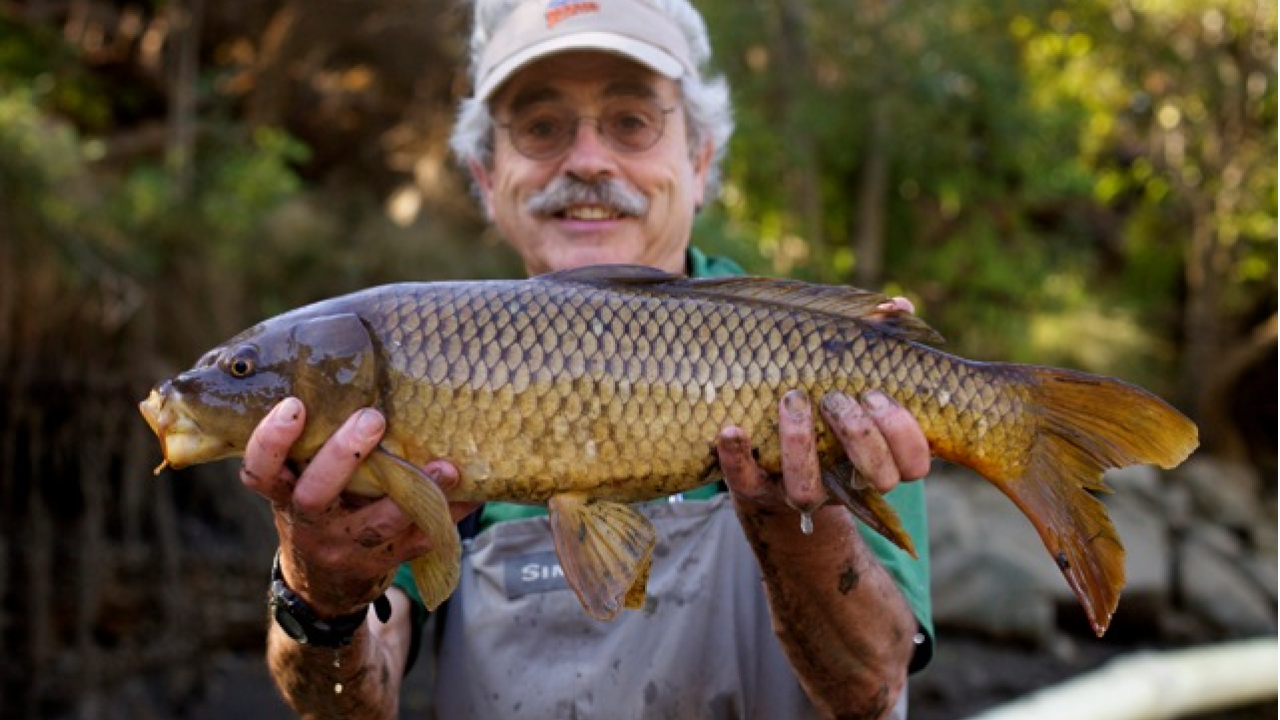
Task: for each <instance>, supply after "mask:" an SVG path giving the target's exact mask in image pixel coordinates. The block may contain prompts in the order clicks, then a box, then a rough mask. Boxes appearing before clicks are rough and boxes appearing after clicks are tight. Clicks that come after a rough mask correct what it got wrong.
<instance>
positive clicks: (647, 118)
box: [504, 98, 671, 160]
mask: <svg viewBox="0 0 1280 720" xmlns="http://www.w3.org/2000/svg"><path fill="white" fill-rule="evenodd" d="M668 112H671V110H670V109H667V108H663V107H662V106H661V105H659V104H658V103H656V102H654V101H653V100H651V99H646V98H619V99H615V100H610V101H609V102H608V103H607V104H606V105H605V106H604V109H603V110H601V112H600V114H599V116H597V117H590V116H585V115H582V116H580V115H578V114H577V112H576V111H574V109H573V108H572V107H570V106H568V105H565V104H562V103H549V102H540V103H534V104H531V105H529V106H527V107H524V108H522V109H520V110H519V111H518V112H516V114H515V115H513V116H512V118H511V122H509V123H507V124H506V125H505V126H504V127H506V128H507V131H508V132H509V133H510V134H511V144H512V145H514V146H515V148H516V150H517V151H519V152H520V154H521V155H524V156H525V157H527V158H530V159H532V160H547V159H550V158H553V157H555V156H557V155H559V154H560V153H563V152H564V151H565V150H567V149H568V148H569V146H570V145H572V144H573V141H574V138H575V136H576V135H577V133H578V126H579V124H580V123H581V122H582V121H583V120H588V121H591V122H593V123H594V124H595V126H596V130H597V131H598V132H599V133H600V135H601V136H602V137H603V138H604V141H605V143H606V144H608V145H609V147H611V148H613V149H614V150H616V151H618V152H625V153H635V152H643V151H645V150H648V149H649V148H651V147H653V146H654V145H655V144H657V142H658V139H659V138H661V137H662V130H663V125H664V123H665V121H666V114H667V113H668Z"/></svg>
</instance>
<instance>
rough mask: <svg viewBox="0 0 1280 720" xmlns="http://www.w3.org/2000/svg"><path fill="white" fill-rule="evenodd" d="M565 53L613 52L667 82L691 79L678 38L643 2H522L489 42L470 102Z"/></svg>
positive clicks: (663, 18) (683, 43)
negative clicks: (529, 67)
mask: <svg viewBox="0 0 1280 720" xmlns="http://www.w3.org/2000/svg"><path fill="white" fill-rule="evenodd" d="M570 50H601V51H604V52H611V53H616V54H618V55H622V56H624V57H628V58H630V59H632V60H635V61H636V62H638V63H640V64H642V65H644V66H646V67H648V68H650V69H652V70H653V71H654V72H657V73H660V74H662V75H665V76H667V77H669V78H672V79H675V78H679V77H681V76H683V75H696V74H697V69H696V68H695V67H694V64H693V60H692V54H691V53H690V52H689V44H688V43H687V42H686V41H685V38H684V33H682V32H681V31H680V28H679V27H677V26H676V24H675V22H673V21H672V20H671V18H669V17H667V15H666V14H664V13H663V12H662V11H660V10H658V9H657V8H655V7H654V6H653V5H650V4H649V3H647V2H645V1H644V0H528V2H524V3H521V4H520V5H519V6H517V7H516V9H515V10H513V11H512V12H511V15H509V16H508V17H507V19H506V20H504V21H503V23H502V25H500V26H499V27H498V30H497V32H495V33H494V35H493V37H492V38H491V39H490V40H489V44H488V46H487V47H486V48H485V50H484V55H483V56H481V58H480V68H479V70H478V72H477V73H476V91H475V94H476V97H477V98H479V99H480V100H487V99H488V98H489V96H490V95H492V94H493V92H494V91H495V90H497V89H498V87H499V86H500V85H502V83H503V82H505V81H506V80H507V79H508V78H510V77H511V76H512V75H513V74H514V73H515V72H516V71H517V70H519V69H520V68H522V67H524V66H526V65H528V64H529V63H531V62H533V61H535V60H538V59H540V58H544V57H546V56H548V55H554V54H556V53H562V52H566V51H570Z"/></svg>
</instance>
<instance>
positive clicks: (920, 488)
mask: <svg viewBox="0 0 1280 720" xmlns="http://www.w3.org/2000/svg"><path fill="white" fill-rule="evenodd" d="M742 274H743V270H742V268H741V267H739V266H738V265H737V263H734V262H733V261H732V260H729V259H726V258H720V257H708V256H707V255H705V254H704V253H702V252H701V251H700V250H698V249H697V248H694V247H690V248H689V276H690V277H701V278H706V277H724V276H731V275H742ZM718 492H723V487H722V486H721V485H720V484H719V483H711V484H709V485H704V486H702V487H699V488H695V489H694V490H690V491H687V492H685V493H682V495H683V498H684V499H685V500H705V499H708V498H710V497H713V496H714V495H715V494H716V493H718ZM885 499H886V500H887V501H888V502H889V504H890V505H892V506H893V509H894V510H895V511H897V513H898V516H899V517H900V518H901V519H902V526H903V528H904V529H905V530H906V531H907V532H908V533H910V535H911V537H912V539H913V540H914V541H915V546H916V552H917V554H918V555H919V558H918V559H916V558H912V557H911V556H910V555H908V554H907V553H906V552H904V551H903V550H901V549H900V548H898V546H896V545H894V544H893V543H891V542H889V541H888V540H887V539H885V538H884V537H883V536H882V535H880V534H879V533H877V532H875V531H874V530H872V529H870V528H868V527H867V526H866V525H864V524H862V523H859V524H858V529H859V530H860V531H861V533H862V537H863V539H864V540H865V541H866V543H867V545H868V546H869V547H870V548H871V550H872V551H873V552H874V553H875V554H876V557H877V558H878V559H879V560H880V563H881V564H882V565H884V567H885V569H886V570H887V571H888V572H889V574H890V575H891V576H892V577H893V579H894V581H895V582H896V583H897V585H898V588H899V590H901V591H902V595H903V597H905V598H906V600H907V603H908V604H909V605H910V606H911V609H912V611H913V612H914V613H915V616H916V620H917V621H918V622H919V624H920V627H921V629H922V631H923V632H924V633H925V636H926V642H925V644H924V645H922V646H921V647H920V649H919V651H918V652H917V653H916V656H915V659H914V660H913V662H912V671H915V670H919V669H920V668H923V667H924V666H925V664H927V663H928V662H929V659H930V658H931V657H932V655H933V637H934V631H933V609H932V604H931V598H930V595H929V542H928V532H929V526H928V521H927V515H926V512H925V499H924V483H922V482H910V483H902V484H900V485H899V486H898V487H897V488H895V489H894V490H893V491H892V492H890V493H888V494H886V495H885ZM546 514H547V509H546V508H545V507H543V506H541V505H523V504H518V503H507V502H487V503H485V504H484V506H483V507H482V508H481V509H480V527H481V529H483V528H486V527H489V526H491V525H493V524H494V523H499V522H505V521H508V520H518V519H521V518H530V517H539V516H542V515H546ZM394 584H395V586H396V587H399V588H400V589H402V590H404V591H405V592H406V593H407V594H408V595H409V597H410V598H412V599H413V602H414V619H415V621H418V622H415V624H414V625H415V627H414V643H413V644H414V648H415V651H416V648H417V645H418V624H419V622H420V621H421V620H423V619H425V617H426V609H425V606H423V605H422V600H421V597H420V596H419V595H418V590H417V587H416V586H415V585H414V582H413V575H412V573H411V572H410V570H409V565H408V564H407V563H406V564H405V565H402V566H401V567H400V570H399V572H397V574H396V578H395V582H394ZM415 654H416V652H415Z"/></svg>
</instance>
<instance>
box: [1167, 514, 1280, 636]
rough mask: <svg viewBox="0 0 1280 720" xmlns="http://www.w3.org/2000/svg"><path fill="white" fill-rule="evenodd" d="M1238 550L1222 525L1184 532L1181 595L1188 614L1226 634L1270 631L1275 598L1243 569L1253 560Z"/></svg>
mask: <svg viewBox="0 0 1280 720" xmlns="http://www.w3.org/2000/svg"><path fill="white" fill-rule="evenodd" d="M1241 550H1242V545H1241V543H1240V541H1239V540H1238V539H1237V538H1235V537H1234V536H1232V534H1231V533H1230V532H1228V531H1227V530H1225V529H1223V528H1220V527H1215V526H1213V525H1202V526H1198V527H1196V528H1194V529H1193V530H1192V531H1191V532H1189V533H1187V535H1186V537H1185V538H1183V540H1182V542H1181V544H1180V546H1179V561H1178V589H1179V596H1180V597H1181V598H1182V601H1183V604H1184V608H1185V610H1186V611H1187V612H1189V613H1191V614H1192V615H1194V616H1196V617H1197V618H1199V619H1201V620H1203V621H1205V622H1206V623H1208V624H1209V625H1210V626H1211V627H1212V628H1214V629H1216V630H1218V631H1220V632H1221V633H1222V635H1224V636H1226V637H1247V636H1252V635H1259V634H1271V635H1274V634H1275V633H1276V605H1275V599H1274V597H1273V596H1269V594H1268V591H1267V590H1265V589H1264V588H1263V587H1261V586H1260V584H1259V583H1258V581H1257V580H1256V579H1255V578H1254V577H1251V573H1250V572H1249V571H1248V570H1246V569H1245V566H1248V565H1251V564H1253V563H1254V561H1255V559H1254V558H1253V557H1252V556H1250V555H1242V554H1241ZM1242 561H1243V563H1244V565H1243V566H1242ZM1272 563H1273V564H1274V559H1273V560H1272ZM1272 592H1274V591H1272Z"/></svg>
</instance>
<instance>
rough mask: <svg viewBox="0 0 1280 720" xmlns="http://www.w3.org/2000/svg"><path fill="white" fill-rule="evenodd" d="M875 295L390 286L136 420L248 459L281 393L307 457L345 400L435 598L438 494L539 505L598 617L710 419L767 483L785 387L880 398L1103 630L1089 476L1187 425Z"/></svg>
mask: <svg viewBox="0 0 1280 720" xmlns="http://www.w3.org/2000/svg"><path fill="white" fill-rule="evenodd" d="M886 300H887V298H886V297H885V296H883V295H880V294H878V293H874V292H870V291H865V290H860V289H857V288H853V287H848V286H838V285H819V284H810V283H805V282H801V281H797V280H787V279H770V278H762V277H731V278H715V279H691V278H686V277H683V276H677V275H672V274H668V273H666V272H662V271H659V270H655V269H652V268H647V267H640V266H625V265H609V266H592V267H584V268H578V269H573V270H566V271H561V272H555V273H549V274H546V275H540V276H536V277H532V278H527V279H522V280H484V281H457V282H425V283H394V284H389V285H383V286H378V287H373V288H369V289H366V290H362V291H358V292H354V293H351V294H348V295H343V296H339V297H334V298H330V299H327V300H322V301H319V302H316V303H313V304H310V305H307V306H304V307H300V308H298V309H295V310H291V311H289V312H286V313H283V314H281V315H277V316H275V317H272V318H269V319H267V320H264V321H263V322H261V323H259V324H257V325H255V326H253V327H251V328H249V329H248V330H245V331H244V332H243V333H241V334H239V335H236V336H235V337H233V338H231V339H230V340H228V341H226V342H225V343H223V344H221V345H219V346H217V347H216V348H214V349H212V350H210V351H209V352H207V353H206V354H205V355H204V356H203V357H202V358H201V359H200V360H199V361H198V362H197V363H196V365H195V366H194V367H193V368H192V369H190V370H188V371H186V372H182V373H180V374H178V375H176V376H175V377H172V378H170V379H168V380H165V381H163V382H162V383H160V384H158V385H157V386H156V387H154V388H153V389H152V390H151V392H150V394H149V395H148V397H147V398H146V399H145V400H143V401H142V402H141V403H140V405H139V407H140V410H141V412H142V415H143V416H144V418H145V419H146V421H147V423H148V424H149V426H150V427H151V429H152V431H154V433H155V434H156V436H157V437H158V439H159V441H160V443H161V450H162V452H163V456H164V460H163V462H162V463H161V464H160V466H159V467H157V468H156V473H157V474H159V473H160V472H161V470H163V469H164V468H165V467H172V468H174V469H178V468H183V467H186V466H189V465H193V464H197V463H204V462H210V461H214V460H219V459H223V458H230V457H237V456H242V455H243V454H244V451H245V447H246V445H247V443H248V440H249V437H250V435H251V434H252V432H253V430H254V428H255V427H256V426H257V424H258V423H259V421H261V420H262V418H263V417H264V416H265V415H266V414H267V413H268V412H269V411H270V410H271V408H272V407H274V406H275V405H276V404H277V403H278V402H280V401H281V400H283V399H284V398H286V397H289V396H293V397H297V398H298V399H300V400H301V401H302V402H303V403H304V404H305V406H306V408H307V419H306V424H305V428H304V430H303V433H302V435H301V437H300V438H299V440H298V441H297V442H296V443H295V444H294V446H293V448H292V450H291V454H290V461H291V462H294V463H296V464H297V465H296V466H297V467H305V465H306V463H307V462H308V461H309V460H310V459H311V458H312V457H314V455H315V454H316V452H317V451H318V449H319V448H320V446H321V445H322V444H323V443H324V442H325V440H326V439H328V438H329V437H330V436H331V435H332V433H333V432H334V431H335V430H336V429H337V428H338V427H339V426H340V425H341V424H342V423H343V422H344V421H345V420H346V419H347V418H348V417H349V416H350V415H351V414H352V413H353V412H355V411H356V410H358V409H360V408H365V407H373V408H377V409H379V410H380V411H381V412H382V413H383V414H384V415H385V417H386V420H387V422H386V430H385V433H384V436H383V438H382V440H381V443H380V444H379V446H378V447H377V448H376V449H375V451H373V452H371V453H369V454H367V456H366V457H365V458H364V459H363V460H362V461H361V463H360V465H359V467H358V469H357V471H356V473H355V475H354V477H353V479H352V481H351V483H350V485H349V487H348V491H349V492H353V493H356V494H359V495H364V496H369V497H382V496H390V497H391V499H392V500H393V501H394V502H395V503H397V504H398V505H399V506H400V507H401V508H402V509H403V510H404V511H405V513H406V514H407V515H408V516H409V517H410V518H411V519H412V520H413V522H414V523H415V524H416V525H417V526H418V527H420V528H421V529H422V530H423V531H424V533H426V535H427V536H428V537H429V538H430V540H431V544H432V549H431V550H430V551H428V552H427V553H426V554H424V555H422V556H420V557H418V558H415V559H413V560H411V561H410V565H411V568H412V570H413V575H414V581H415V583H416V584H417V586H418V589H419V591H420V592H421V594H422V597H423V600H424V602H425V603H426V604H427V606H428V607H430V608H433V609H434V608H435V607H436V606H438V605H439V604H440V603H441V602H443V601H444V600H445V599H446V598H447V597H448V596H449V595H450V594H451V593H452V592H453V590H454V588H455V586H456V584H457V582H458V576H459V572H460V571H459V561H460V557H461V555H460V553H461V549H460V548H461V546H460V541H459V539H458V535H457V531H456V528H455V527H454V525H453V523H452V521H451V519H450V515H449V511H448V502H449V501H487V500H503V501H510V502H519V503H532V504H545V505H546V506H547V509H548V515H549V518H550V524H551V529H552V535H553V540H554V547H555V551H556V554H557V557H558V558H559V560H560V563H561V567H562V569H563V571H564V574H565V577H566V580H567V582H568V584H569V586H570V587H571V588H573V590H574V591H575V593H576V594H577V596H578V599H579V600H580V602H581V604H582V606H583V608H584V609H585V611H586V612H587V613H589V614H590V615H591V616H593V617H596V618H600V619H610V618H612V617H614V616H616V614H617V613H618V612H620V611H621V610H622V609H623V608H635V607H638V606H640V605H641V604H642V603H643V600H644V592H645V583H646V579H647V577H648V570H649V566H650V562H651V555H652V549H653V547H654V543H655V540H656V538H655V532H654V530H653V528H652V526H651V525H650V524H649V522H648V521H647V520H646V519H645V517H644V516H643V515H642V514H641V513H640V512H638V511H637V510H636V508H635V507H634V504H635V503H639V502H643V501H646V500H651V499H657V498H661V497H665V496H668V495H672V494H674V493H678V492H682V491H684V490H688V489H691V488H693V487H697V486H700V485H703V484H705V483H707V482H710V481H712V480H715V479H716V478H718V477H720V475H719V472H720V471H719V467H718V462H717V456H716V453H715V449H714V448H715V445H714V443H715V439H716V437H717V435H718V433H719V432H720V430H721V429H722V428H723V427H725V426H727V425H730V424H734V425H738V426H740V427H742V428H743V429H744V430H745V431H746V432H747V433H748V435H749V436H750V437H751V438H752V440H753V451H754V453H755V455H756V456H757V462H758V463H759V464H760V466H761V467H762V468H763V469H765V470H766V471H768V472H770V473H778V472H780V468H781V443H780V440H779V433H778V409H777V408H778V403H779V400H780V398H781V397H782V396H783V394H784V393H786V392H787V391H789V390H792V389H799V390H801V391H803V392H805V393H806V394H807V395H808V396H809V397H810V398H820V397H822V396H824V395H825V394H826V393H829V392H832V391H839V392H843V393H846V394H849V395H852V396H859V395H861V394H863V393H865V392H867V391H870V390H880V391H883V392H884V393H886V394H887V395H889V396H890V397H892V398H893V399H894V400H895V401H896V402H897V403H899V404H900V405H902V406H903V407H905V408H906V409H907V410H909V411H910V412H911V413H912V414H913V415H914V416H915V418H916V420H917V422H918V423H919V424H920V427H921V429H922V430H923V431H924V435H925V437H926V438H927V440H928V442H929V448H930V452H931V453H932V455H933V456H934V457H937V458H939V459H942V460H945V461H948V462H952V463H957V464H960V465H964V466H967V467H969V468H972V469H973V470H975V471H976V472H977V473H978V474H980V475H982V476H983V477H984V478H986V479H987V481H989V482H991V483H992V484H994V485H995V486H996V487H998V488H999V489H1000V490H1001V491H1003V493H1004V494H1005V495H1006V496H1008V497H1009V499H1011V500H1012V501H1013V503H1014V505H1016V506H1017V507H1018V508H1019V509H1020V510H1021V511H1022V513H1023V514H1024V515H1025V516H1026V517H1027V518H1028V519H1029V520H1030V522H1031V524H1032V525H1033V526H1034V527H1035V529H1036V531H1037V532H1038V533H1039V535H1040V538H1041V540H1042V541H1043V543H1044V546H1045V548H1046V549H1047V551H1048V553H1049V556H1050V558H1051V560H1052V561H1053V562H1054V563H1055V564H1056V565H1057V566H1058V568H1059V569H1060V570H1061V572H1062V574H1063V575H1064V576H1065V579H1066V581H1067V583H1068V585H1069V586H1070V587H1071V589H1072V590H1073V592H1074V593H1075V595H1076V596H1077V598H1078V599H1079V601H1080V603H1081V605H1082V606H1083V608H1084V610H1085V612H1086V615H1087V616H1088V619H1089V622H1090V623H1091V625H1092V628H1093V630H1094V631H1095V632H1096V633H1097V634H1098V636H1101V635H1102V634H1103V633H1105V632H1106V629H1107V627H1108V625H1109V624H1110V621H1111V617H1112V615H1113V613H1114V612H1115V609H1116V607H1117V604H1118V602H1119V597H1120V592H1121V589H1122V588H1123V585H1124V581H1125V567H1124V546H1123V543H1122V540H1121V538H1120V536H1119V534H1118V532H1117V530H1116V528H1115V526H1114V525H1113V524H1112V522H1111V520H1110V518H1109V516H1108V514H1107V510H1106V506H1105V505H1104V504H1103V503H1102V502H1101V500H1100V499H1099V498H1098V494H1100V493H1104V492H1108V491H1109V487H1108V486H1107V484H1106V483H1105V481H1104V479H1103V473H1104V471H1105V470H1107V469H1109V468H1117V467H1123V466H1127V465H1132V464H1154V465H1158V466H1160V467H1162V468H1172V467H1174V466H1176V465H1178V464H1179V463H1181V462H1182V461H1183V460H1184V459H1186V457H1187V456H1188V455H1189V454H1190V453H1191V452H1192V451H1193V450H1194V449H1195V448H1196V446H1197V445H1198V442H1199V440H1198V431H1197V428H1196V425H1195V424H1194V423H1193V422H1192V421H1191V420H1189V419H1188V418H1187V417H1185V416H1184V415H1182V414H1181V413H1180V412H1178V411H1177V410H1176V409H1174V408H1173V407H1172V406H1170V405H1169V404H1168V403H1166V402H1165V401H1163V400H1161V399H1160V398H1159V397H1157V396H1156V395H1154V394H1152V393H1150V392H1148V391H1146V390H1144V389H1142V388H1139V387H1137V386H1134V385H1131V384H1128V383H1126V382H1124V381H1122V380H1118V379H1114V378H1109V377H1104V376H1100V375H1094V374H1089V373H1084V372H1080V371H1076V370H1071V369H1065V368H1053V367H1044V366H1036V365H1024V364H1014V363H1002V362H980V361H974V360H968V359H965V358H961V357H958V356H955V355H952V354H948V353H946V352H943V351H941V350H939V349H938V348H937V347H936V346H937V345H938V344H939V343H940V342H941V338H940V336H939V335H938V334H937V333H936V332H935V331H934V330H933V329H932V328H930V327H929V326H928V325H927V324H925V323H924V322H923V321H922V320H920V319H919V318H918V317H916V316H915V315H914V314H912V313H906V312H891V313H888V314H885V313H883V311H882V303H884V302H885V301H886ZM818 425H819V427H818V428H817V429H816V432H817V440H816V442H817V447H818V455H819V460H820V464H821V466H822V468H823V472H822V477H823V483H824V485H825V487H826V489H827V491H828V493H829V495H830V496H831V497H833V498H834V499H835V500H836V501H838V502H840V503H842V504H844V505H845V506H846V507H847V508H848V509H849V510H850V512H852V513H853V514H854V515H855V516H857V517H858V518H859V519H860V520H862V521H863V522H865V523H867V524H868V525H869V526H870V527H871V528H873V529H874V530H875V531H877V532H879V533H880V534H882V535H884V536H885V537H887V538H888V539H889V540H891V541H893V542H894V543H895V544H897V545H898V546H899V547H901V548H903V549H904V550H906V551H907V552H909V553H911V554H912V555H915V549H914V543H913V539H912V538H911V536H910V535H909V534H908V533H907V532H905V531H904V530H903V527H902V524H901V522H900V520H899V518H898V517H897V515H896V513H895V512H894V510H893V508H892V506H890V505H889V504H888V503H887V502H886V501H885V500H884V499H883V497H882V496H881V494H880V493H879V492H878V491H876V490H874V489H873V488H871V487H869V484H868V483H865V482H860V481H859V479H858V478H857V477H856V473H855V472H854V471H853V469H852V467H851V465H850V464H849V462H848V461H847V459H845V458H844V453H843V451H842V450H841V447H840V445H839V441H838V439H837V438H836V437H835V435H834V434H833V433H832V432H831V431H830V430H829V429H828V428H826V427H825V426H823V424H822V423H818ZM441 458H443V459H447V460H448V461H450V462H452V463H453V464H454V465H455V466H456V467H457V468H458V472H459V476H460V479H459V482H458V483H457V485H456V486H455V487H453V488H451V489H450V490H449V492H448V494H447V495H446V494H445V492H444V491H443V490H442V489H441V488H440V486H439V485H437V484H436V483H434V482H432V481H431V480H430V479H429V478H428V477H427V476H426V475H425V473H424V472H423V471H422V470H421V469H420V468H421V467H422V466H424V465H425V464H427V463H428V462H430V461H432V460H435V459H441Z"/></svg>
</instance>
